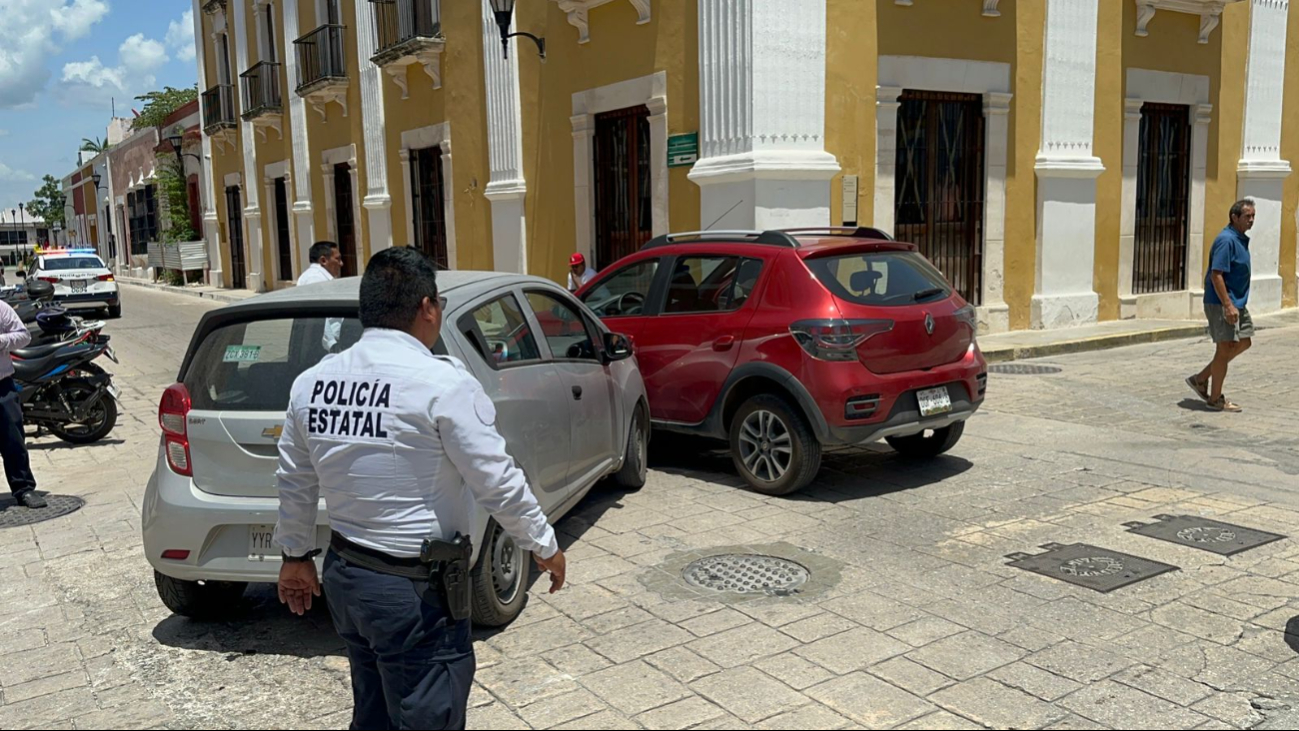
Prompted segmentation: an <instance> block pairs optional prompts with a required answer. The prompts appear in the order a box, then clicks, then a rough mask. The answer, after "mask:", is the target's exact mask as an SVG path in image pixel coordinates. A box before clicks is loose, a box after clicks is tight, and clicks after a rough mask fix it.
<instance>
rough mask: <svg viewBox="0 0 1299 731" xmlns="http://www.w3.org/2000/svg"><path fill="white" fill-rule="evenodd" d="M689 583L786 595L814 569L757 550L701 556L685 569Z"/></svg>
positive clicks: (727, 590)
mask: <svg viewBox="0 0 1299 731" xmlns="http://www.w3.org/2000/svg"><path fill="white" fill-rule="evenodd" d="M682 576H683V577H684V578H685V580H686V583H688V584H690V585H692V586H697V587H699V588H701V589H708V590H710V591H715V592H718V593H722V594H727V593H734V594H767V595H771V596H787V595H789V594H792V593H794V592H796V591H797V590H798V589H799V587H801V586H803V585H804V584H806V583H807V581H808V579H810V578H811V577H812V573H811V572H810V571H808V570H807V568H806V567H804V566H803V565H801V564H798V563H795V562H793V561H790V560H788V559H784V558H776V557H774V556H760V555H756V554H734V553H732V554H725V555H722V556H709V557H707V558H701V559H699V560H698V561H695V562H693V563H691V564H689V565H687V566H686V568H685V570H684V571H683V572H682Z"/></svg>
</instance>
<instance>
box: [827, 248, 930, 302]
mask: <svg viewBox="0 0 1299 731" xmlns="http://www.w3.org/2000/svg"><path fill="white" fill-rule="evenodd" d="M807 266H808V268H810V269H811V270H812V272H813V273H814V274H816V277H817V279H820V280H821V283H822V284H824V285H825V286H826V287H827V288H828V289H829V290H830V291H831V292H832V293H834V295H835V296H836V297H838V298H840V299H842V300H846V301H848V302H855V303H857V304H862V305H874V306H878V307H901V306H904V305H911V304H915V303H917V302H932V301H934V300H939V299H944V298H946V297H949V296H951V294H952V289H951V287H949V286H948V285H947V280H946V279H944V278H943V275H942V273H941V272H939V271H938V270H937V269H935V268H934V265H932V264H930V263H929V261H928V260H926V259H925V258H924V257H923V256H921V255H920V254H919V253H917V252H914V251H882V252H875V253H870V254H847V255H845V256H831V257H826V258H823V259H809V260H808V261H807Z"/></svg>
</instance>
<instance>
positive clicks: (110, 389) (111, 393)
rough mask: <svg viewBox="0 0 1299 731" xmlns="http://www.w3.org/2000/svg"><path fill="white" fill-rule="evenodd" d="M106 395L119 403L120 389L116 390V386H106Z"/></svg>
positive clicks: (120, 398)
mask: <svg viewBox="0 0 1299 731" xmlns="http://www.w3.org/2000/svg"><path fill="white" fill-rule="evenodd" d="M108 395H109V396H112V397H113V398H114V399H116V400H118V401H121V400H122V389H120V388H118V387H117V385H116V384H113V383H110V384H108Z"/></svg>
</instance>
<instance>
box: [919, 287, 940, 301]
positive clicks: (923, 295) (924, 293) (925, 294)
mask: <svg viewBox="0 0 1299 731" xmlns="http://www.w3.org/2000/svg"><path fill="white" fill-rule="evenodd" d="M946 291H947V290H945V289H943V288H942V287H934V288H933V289H922V290H920V291H919V292H916V293H915V294H913V295H911V299H912V300H913V301H915V302H919V301H920V300H927V299H929V298H930V297H933V296H934V295H936V294H942V293H944V292H946Z"/></svg>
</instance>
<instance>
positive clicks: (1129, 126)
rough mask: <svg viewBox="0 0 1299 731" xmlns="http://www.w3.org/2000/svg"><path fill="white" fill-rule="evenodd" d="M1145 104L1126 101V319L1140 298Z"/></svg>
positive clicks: (1122, 251) (1122, 287)
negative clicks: (1136, 270)
mask: <svg viewBox="0 0 1299 731" xmlns="http://www.w3.org/2000/svg"><path fill="white" fill-rule="evenodd" d="M1144 103H1145V102H1143V101H1142V100H1140V99H1126V100H1124V103H1123V208H1122V213H1121V214H1120V217H1119V317H1120V318H1121V319H1124V320H1130V319H1133V318H1135V317H1136V316H1137V296H1136V295H1135V294H1133V282H1132V274H1133V266H1134V263H1135V258H1134V257H1135V256H1136V251H1137V167H1138V165H1139V163H1140V161H1141V158H1140V155H1141V139H1140V137H1141V106H1142V105H1143V104H1144ZM1188 240H1189V239H1188ZM1188 248H1189V247H1188Z"/></svg>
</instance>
